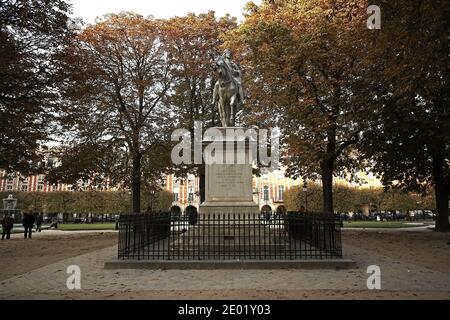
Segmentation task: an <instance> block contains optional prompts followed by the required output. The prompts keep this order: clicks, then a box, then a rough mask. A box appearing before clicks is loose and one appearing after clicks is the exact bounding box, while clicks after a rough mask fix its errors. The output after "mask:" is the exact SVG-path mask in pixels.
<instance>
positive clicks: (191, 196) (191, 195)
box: [188, 192, 194, 202]
mask: <svg viewBox="0 0 450 320" xmlns="http://www.w3.org/2000/svg"><path fill="white" fill-rule="evenodd" d="M188 201H189V202H193V201H194V194H193V193H192V192H189V194H188Z"/></svg>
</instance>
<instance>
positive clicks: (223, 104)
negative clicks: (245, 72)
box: [212, 54, 244, 127]
mask: <svg viewBox="0 0 450 320" xmlns="http://www.w3.org/2000/svg"><path fill="white" fill-rule="evenodd" d="M214 67H215V70H216V71H217V74H218V80H217V82H216V84H215V86H214V93H213V102H212V103H213V105H215V104H216V103H218V109H219V114H220V121H221V122H222V126H223V127H234V126H235V124H236V123H235V121H236V112H237V106H238V105H239V104H241V103H243V98H244V97H243V91H242V85H241V83H240V81H239V80H238V79H239V78H238V77H240V69H238V67H237V66H236V65H235V64H233V63H232V62H231V61H230V60H228V61H227V60H226V54H225V55H224V56H221V57H219V58H218V59H217V60H216V61H215V66H214Z"/></svg>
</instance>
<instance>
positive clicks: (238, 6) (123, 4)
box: [69, 0, 261, 24]
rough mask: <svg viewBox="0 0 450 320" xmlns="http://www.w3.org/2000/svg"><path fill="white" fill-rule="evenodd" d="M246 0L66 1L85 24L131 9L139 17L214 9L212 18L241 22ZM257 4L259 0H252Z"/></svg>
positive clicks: (165, 16)
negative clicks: (231, 17)
mask: <svg viewBox="0 0 450 320" xmlns="http://www.w3.org/2000/svg"><path fill="white" fill-rule="evenodd" d="M247 2H249V0H69V3H71V4H72V5H73V16H74V17H79V18H82V19H83V21H84V22H85V23H88V24H90V23H94V22H95V18H96V17H101V16H103V15H104V14H107V13H119V12H122V11H134V12H136V13H138V14H140V15H142V16H144V17H145V16H148V15H153V16H154V17H155V18H170V17H173V16H183V15H186V14H187V13H189V12H193V13H197V14H198V13H205V12H208V10H213V11H215V12H216V17H222V16H224V15H225V14H226V13H229V14H230V15H231V16H234V17H236V18H238V20H239V21H242V19H243V17H242V12H243V11H244V10H243V8H244V5H245V4H246V3H247ZM253 2H254V3H256V4H260V3H261V0H253Z"/></svg>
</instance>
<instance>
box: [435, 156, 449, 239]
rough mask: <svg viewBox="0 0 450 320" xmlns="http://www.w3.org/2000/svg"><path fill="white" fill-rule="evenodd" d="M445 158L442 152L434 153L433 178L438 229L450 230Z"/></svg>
mask: <svg viewBox="0 0 450 320" xmlns="http://www.w3.org/2000/svg"><path fill="white" fill-rule="evenodd" d="M443 169H444V158H443V155H442V154H438V155H433V180H434V192H435V195H436V231H439V232H448V231H450V223H449V221H448V213H449V211H448V200H449V195H450V190H449V189H450V186H449V183H448V181H446V180H445V178H444V170H443Z"/></svg>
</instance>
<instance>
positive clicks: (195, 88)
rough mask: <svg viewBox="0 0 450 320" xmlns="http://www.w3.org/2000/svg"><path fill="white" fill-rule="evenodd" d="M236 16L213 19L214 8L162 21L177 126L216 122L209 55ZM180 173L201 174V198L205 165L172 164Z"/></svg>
mask: <svg viewBox="0 0 450 320" xmlns="http://www.w3.org/2000/svg"><path fill="white" fill-rule="evenodd" d="M236 26H237V24H236V19H235V18H231V17H229V16H228V15H227V16H225V17H222V18H219V19H216V17H215V15H214V12H212V11H210V12H208V13H206V14H199V15H195V14H188V15H187V16H183V17H174V18H171V19H169V20H167V22H166V23H165V24H164V26H163V28H164V31H163V33H164V35H165V36H164V41H165V43H166V48H167V52H168V57H169V59H170V61H171V63H172V64H173V65H174V66H175V68H174V79H175V81H174V86H173V92H174V94H173V95H171V97H170V104H171V105H172V106H173V107H174V109H175V111H176V113H177V122H178V126H179V127H180V128H185V129H188V130H189V131H190V132H191V136H193V134H194V122H195V121H199V122H201V123H202V125H203V128H204V129H207V128H209V127H214V126H216V125H217V124H218V123H219V117H218V114H217V112H218V111H217V108H216V106H214V105H212V103H211V100H212V95H213V90H214V84H215V82H216V80H217V79H216V76H215V73H214V69H213V66H212V62H213V60H212V57H216V56H217V55H218V54H219V52H220V46H221V45H222V44H223V41H222V40H221V37H222V36H223V34H224V33H225V32H227V31H230V30H232V29H234V28H236ZM175 169H176V174H177V176H179V177H183V176H185V175H186V174H187V173H196V174H198V175H199V177H200V198H201V201H203V199H204V194H205V192H204V187H205V182H204V177H205V176H204V165H193V166H188V165H183V166H178V167H176V168H175Z"/></svg>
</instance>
